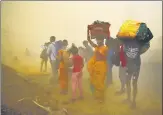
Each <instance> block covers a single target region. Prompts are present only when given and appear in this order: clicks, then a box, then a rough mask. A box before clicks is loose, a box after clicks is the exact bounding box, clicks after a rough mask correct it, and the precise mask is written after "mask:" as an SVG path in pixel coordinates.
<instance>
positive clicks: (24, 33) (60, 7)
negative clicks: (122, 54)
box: [1, 1, 162, 115]
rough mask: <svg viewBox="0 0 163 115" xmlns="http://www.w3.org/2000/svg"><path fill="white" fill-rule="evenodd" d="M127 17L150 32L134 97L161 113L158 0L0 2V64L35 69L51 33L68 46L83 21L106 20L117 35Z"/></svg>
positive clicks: (78, 37) (83, 33)
mask: <svg viewBox="0 0 163 115" xmlns="http://www.w3.org/2000/svg"><path fill="white" fill-rule="evenodd" d="M128 19H133V20H137V21H142V22H145V23H146V24H147V25H148V27H149V28H150V29H151V31H152V33H153V35H154V38H153V39H152V40H151V47H150V49H149V51H147V52H146V53H145V54H143V56H142V63H143V64H142V67H141V75H140V79H139V84H140V85H139V88H140V89H141V90H140V93H142V95H139V96H138V97H139V99H138V101H139V102H140V103H141V104H142V108H143V106H144V108H148V109H149V108H152V109H153V108H156V109H154V110H155V111H160V110H161V107H162V104H161V102H162V101H161V96H162V1H142V2H141V1H132V2H131V1H128V2H127V1H125V2H124V1H123V2H120V1H115V2H113V1H105V2H104V1H103V2H102V1H92V2H90V1H88V2H84V1H79V2H75V1H68V2H66V1H62V2H61V1H56V2H54V1H53V2H52V1H51V2H50V1H47V2H46V1H38V2H36V1H33V2H32V1H22V2H21V1H14V2H11V1H2V2H1V41H2V43H1V48H2V49H1V51H2V53H1V54H2V63H5V64H7V65H9V66H12V67H14V68H17V69H20V68H21V69H25V70H26V69H27V67H24V66H25V65H26V66H32V67H34V69H33V71H35V70H37V71H39V66H40V58H39V54H40V52H41V45H43V44H44V43H45V42H48V41H49V38H50V36H52V35H54V36H56V38H57V40H63V39H67V40H68V41H69V45H71V43H75V44H76V45H78V46H80V45H82V41H83V40H86V37H87V25H88V24H91V23H92V22H93V21H94V20H102V21H108V22H110V23H111V28H110V31H111V36H113V37H116V34H117V32H118V30H119V28H120V26H121V24H122V23H123V21H125V20H128ZM26 48H28V49H29V51H30V53H31V57H26V56H25V55H24V54H25V49H26ZM15 56H17V57H18V59H19V61H20V63H21V64H20V63H19V64H20V66H19V67H16V66H17V65H16V66H15V65H14V64H13V63H12V60H13V59H14V57H15ZM23 67H24V68H23ZM114 76H116V77H115V80H118V69H117V68H116V67H115V69H114ZM118 82H119V81H118ZM149 89H151V90H149ZM140 93H139V94H140ZM147 95H148V98H146V96H147ZM156 98H157V99H156ZM145 99H148V101H150V102H151V103H150V102H148V101H147V100H146V101H145V103H146V104H143V102H142V101H143V100H145ZM156 103H157V104H156ZM150 104H151V105H150ZM137 115H138V114H137ZM144 115H145V114H144ZM147 115H149V114H147ZM151 115H154V114H151ZM157 115H159V114H157Z"/></svg>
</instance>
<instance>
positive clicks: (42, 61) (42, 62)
mask: <svg viewBox="0 0 163 115" xmlns="http://www.w3.org/2000/svg"><path fill="white" fill-rule="evenodd" d="M43 64H44V60H43V59H42V60H41V67H40V72H42V67H43Z"/></svg>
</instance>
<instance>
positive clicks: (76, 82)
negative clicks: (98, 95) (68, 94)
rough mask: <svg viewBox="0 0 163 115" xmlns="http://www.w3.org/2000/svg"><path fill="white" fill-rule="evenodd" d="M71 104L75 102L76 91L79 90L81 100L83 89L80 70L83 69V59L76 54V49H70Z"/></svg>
mask: <svg viewBox="0 0 163 115" xmlns="http://www.w3.org/2000/svg"><path fill="white" fill-rule="evenodd" d="M71 52H72V55H73V56H72V65H73V69H72V100H71V101H72V102H74V101H75V100H76V90H77V88H78V89H79V93H80V97H79V99H83V89H82V69H83V67H84V61H83V58H82V57H81V56H80V55H79V54H78V48H77V47H73V48H72V51H71Z"/></svg>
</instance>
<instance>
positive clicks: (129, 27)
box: [117, 20, 153, 53]
mask: <svg viewBox="0 0 163 115" xmlns="http://www.w3.org/2000/svg"><path fill="white" fill-rule="evenodd" d="M117 38H118V39H119V40H121V41H130V40H135V41H137V42H138V43H140V45H141V53H145V52H146V51H147V50H148V49H149V47H150V40H151V39H152V38H153V34H152V32H151V31H150V29H149V28H148V27H147V25H146V23H143V22H138V21H133V20H126V21H125V22H124V23H123V24H122V26H121V27H120V29H119V32H118V34H117Z"/></svg>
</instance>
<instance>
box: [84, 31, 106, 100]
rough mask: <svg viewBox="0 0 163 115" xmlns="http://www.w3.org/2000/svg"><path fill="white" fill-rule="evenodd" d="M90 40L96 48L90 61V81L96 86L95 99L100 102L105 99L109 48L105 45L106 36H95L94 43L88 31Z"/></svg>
mask: <svg viewBox="0 0 163 115" xmlns="http://www.w3.org/2000/svg"><path fill="white" fill-rule="evenodd" d="M87 34H88V42H89V43H90V44H91V46H92V47H94V48H95V52H94V56H93V57H92V58H91V59H90V61H89V62H88V71H89V73H90V81H91V83H92V85H93V87H94V95H95V99H97V101H99V102H103V101H104V92H105V78H106V74H107V67H108V66H107V52H108V48H107V47H106V46H105V45H104V37H103V36H98V37H96V38H95V40H96V42H97V44H95V43H93V42H92V40H91V37H90V34H89V29H88V31H87Z"/></svg>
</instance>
